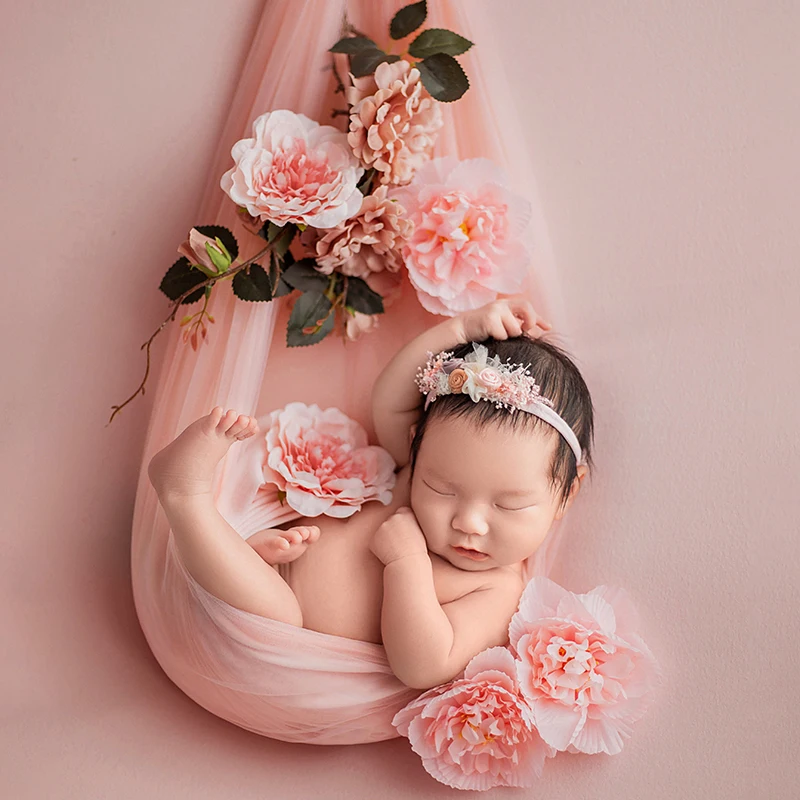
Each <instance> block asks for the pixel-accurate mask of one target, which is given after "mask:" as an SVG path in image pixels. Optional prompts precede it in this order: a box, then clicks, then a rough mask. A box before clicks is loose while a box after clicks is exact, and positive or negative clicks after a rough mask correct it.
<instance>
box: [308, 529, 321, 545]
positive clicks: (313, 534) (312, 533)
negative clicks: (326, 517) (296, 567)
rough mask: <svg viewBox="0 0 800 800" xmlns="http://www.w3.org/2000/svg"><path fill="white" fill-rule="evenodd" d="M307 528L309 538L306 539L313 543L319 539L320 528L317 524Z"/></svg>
mask: <svg viewBox="0 0 800 800" xmlns="http://www.w3.org/2000/svg"><path fill="white" fill-rule="evenodd" d="M306 530H307V531H308V538H307V539H306V541H307V542H308V543H309V544H311V542H316V541H317V539H319V528H318V527H317V526H316V525H309V527H308V528H306Z"/></svg>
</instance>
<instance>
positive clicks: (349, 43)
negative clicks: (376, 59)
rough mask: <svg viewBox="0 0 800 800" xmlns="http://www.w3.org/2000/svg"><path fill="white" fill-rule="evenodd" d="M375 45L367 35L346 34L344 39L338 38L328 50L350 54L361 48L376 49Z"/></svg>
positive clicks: (359, 50) (357, 51) (358, 51)
mask: <svg viewBox="0 0 800 800" xmlns="http://www.w3.org/2000/svg"><path fill="white" fill-rule="evenodd" d="M377 47H378V45H377V44H375V42H373V41H372V39H370V38H369V37H368V36H348V37H347V38H345V39H339V41H338V42H336V44H335V45H334V46H333V47H331V49H330V50H328V52H329V53H347V54H348V55H351V56H352V55H355V54H356V53H360V52H361V51H362V50H372V49H377Z"/></svg>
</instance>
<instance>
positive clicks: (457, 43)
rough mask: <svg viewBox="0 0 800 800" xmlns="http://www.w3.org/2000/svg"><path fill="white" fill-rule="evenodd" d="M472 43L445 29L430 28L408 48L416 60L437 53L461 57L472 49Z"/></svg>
mask: <svg viewBox="0 0 800 800" xmlns="http://www.w3.org/2000/svg"><path fill="white" fill-rule="evenodd" d="M472 44H473V43H472V42H471V41H470V40H469V39H465V38H464V37H463V36H459V35H458V34H457V33H453V31H447V30H445V29H444V28H430V29H429V30H427V31H422V33H421V34H420V35H419V36H417V38H416V39H414V41H413V42H411V44H410V45H409V46H408V54H409V55H410V56H414V58H427V57H428V56H432V55H435V54H436V53H447V55H449V56H460V55H461V54H462V53H466V52H467V50H469V49H470V47H472Z"/></svg>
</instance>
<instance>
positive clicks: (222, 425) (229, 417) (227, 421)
mask: <svg viewBox="0 0 800 800" xmlns="http://www.w3.org/2000/svg"><path fill="white" fill-rule="evenodd" d="M215 410H216V409H215ZM212 413H213V412H212ZM238 416H239V415H238V414H237V412H236V411H234V410H233V409H232V408H230V409H228V410H227V411H226V412H225V413H224V414H223V415H222V416H221V417H220V418H219V422H218V423H217V433H222V434H226V433H227V432H228V429H229V428H230V427H231V425H233V424H234V423H235V422H236V419H237V417H238Z"/></svg>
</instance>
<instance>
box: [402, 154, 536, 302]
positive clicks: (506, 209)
mask: <svg viewBox="0 0 800 800" xmlns="http://www.w3.org/2000/svg"><path fill="white" fill-rule="evenodd" d="M507 181H508V179H507V177H506V175H505V173H503V171H502V170H500V169H499V168H498V167H496V166H495V165H494V164H492V162H491V161H488V160H487V159H485V158H475V159H471V160H469V161H457V160H456V159H455V158H452V157H450V156H448V157H446V158H437V159H435V160H433V161H431V162H429V163H427V164H425V165H424V166H423V167H422V168H421V169H420V170H419V171H418V172H417V174H416V176H415V178H414V180H413V182H412V183H411V184H409V185H408V186H405V187H402V188H398V189H395V190H393V191H392V197H396V198H397V199H398V200H399V201H400V202H401V203H402V204H403V206H404V207H405V209H406V213H407V214H408V217H409V219H410V220H411V221H412V223H413V224H414V232H413V233H412V235H411V237H410V239H409V240H408V242H407V244H406V246H405V247H404V248H403V259H404V261H405V264H406V267H407V268H408V275H409V278H410V279H411V283H412V284H413V285H414V288H415V289H416V290H417V296H418V297H419V301H420V303H421V304H422V306H423V307H424V308H426V309H427V310H428V311H431V312H432V313H434V314H442V315H444V316H449V317H452V316H455V315H456V314H460V313H461V312H463V311H469V310H471V309H474V308H480V306H482V305H485V304H486V303H489V302H491V301H492V300H495V299H496V298H497V296H498V295H499V294H516V293H518V292H519V291H520V290H521V289H522V286H523V283H524V282H525V279H526V277H527V268H528V261H529V256H528V252H527V250H526V248H525V245H524V244H523V241H522V238H521V237H522V232H523V231H524V229H525V227H526V226H527V224H528V221H529V219H530V214H531V210H530V204H529V203H528V201H527V200H525V199H524V198H523V197H521V196H519V195H517V194H514V193H513V192H511V191H510V190H509V189H507V188H506V184H507Z"/></svg>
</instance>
